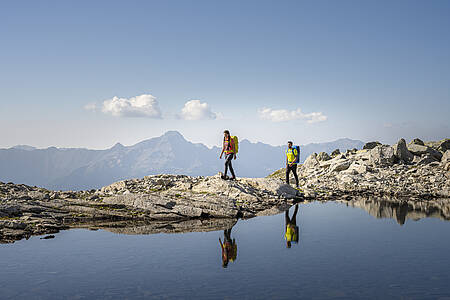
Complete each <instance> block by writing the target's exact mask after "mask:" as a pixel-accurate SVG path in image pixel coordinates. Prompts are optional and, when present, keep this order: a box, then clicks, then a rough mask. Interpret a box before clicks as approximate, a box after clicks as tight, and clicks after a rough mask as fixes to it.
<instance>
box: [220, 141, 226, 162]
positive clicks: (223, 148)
mask: <svg viewBox="0 0 450 300" xmlns="http://www.w3.org/2000/svg"><path fill="white" fill-rule="evenodd" d="M224 151H225V144H224V145H222V152H220V157H219V159H222V155H223V152H224Z"/></svg>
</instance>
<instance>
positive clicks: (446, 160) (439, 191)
mask: <svg viewBox="0 0 450 300" xmlns="http://www.w3.org/2000/svg"><path fill="white" fill-rule="evenodd" d="M446 140H448V139H446ZM446 140H443V141H440V142H427V143H426V144H427V145H428V146H422V145H418V144H416V143H417V141H416V143H410V144H408V146H406V145H405V144H406V142H405V141H404V140H403V139H401V140H399V141H398V142H397V143H396V144H395V145H393V146H389V145H377V146H375V147H374V148H372V149H370V150H367V149H363V150H359V151H347V153H346V154H345V155H343V154H340V155H337V156H335V157H333V158H332V159H330V160H327V161H318V160H317V154H312V155H311V156H310V157H308V158H307V159H306V161H305V163H304V164H303V165H299V166H298V174H299V177H300V187H301V188H302V189H303V190H304V191H305V195H308V198H314V199H320V200H324V199H336V198H339V197H347V196H349V195H359V196H389V197H393V198H408V199H410V200H411V199H412V200H411V201H416V200H417V201H419V200H426V199H438V198H439V199H440V198H442V199H447V200H448V199H449V197H450V172H449V171H450V150H447V151H445V153H442V152H440V151H439V150H438V149H439V147H442V144H444V142H445V141H446ZM405 147H406V148H405ZM410 147H412V149H413V150H420V151H414V153H416V154H417V155H414V154H413V153H411V152H409V150H408V149H409V148H410ZM437 153H438V154H437ZM271 176H272V177H279V178H282V177H283V176H284V172H282V171H278V172H275V173H273V174H272V175H271Z"/></svg>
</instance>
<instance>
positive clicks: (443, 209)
mask: <svg viewBox="0 0 450 300" xmlns="http://www.w3.org/2000/svg"><path fill="white" fill-rule="evenodd" d="M449 148H450V140H449V139H447V140H444V141H440V142H433V143H423V142H422V141H420V140H417V139H416V140H413V141H412V142H411V143H409V144H408V145H406V142H405V141H404V140H400V141H399V142H398V143H397V144H395V145H393V146H389V145H381V144H379V143H377V142H373V143H367V144H366V145H365V146H364V149H363V150H356V149H353V150H348V151H347V152H346V153H339V152H338V151H334V152H333V153H331V155H329V154H327V153H324V152H322V153H319V154H316V153H314V154H312V155H311V156H309V157H308V158H307V159H306V161H305V163H304V164H302V165H299V166H298V173H299V175H300V184H301V187H300V189H295V188H293V187H292V186H289V185H287V184H285V183H284V182H283V178H284V169H281V170H279V171H277V172H275V173H273V174H271V175H270V176H268V177H267V178H239V179H238V180H236V181H228V180H222V179H221V178H220V174H218V175H215V176H209V177H190V176H184V175H152V176H146V177H144V178H141V179H129V180H124V181H119V182H116V183H113V184H111V185H109V186H106V187H103V188H101V189H99V190H90V191H50V190H46V189H43V188H38V187H30V186H27V185H23V184H14V183H1V182H0V243H11V242H14V241H16V240H20V239H24V238H26V239H28V238H29V237H30V236H33V235H43V234H51V233H56V232H59V231H60V230H64V229H70V228H90V229H106V230H110V231H113V232H118V233H127V234H145V233H147V234H149V233H161V232H165V233H170V232H188V231H209V230H220V229H225V228H227V227H229V226H230V224H234V223H235V222H236V221H237V219H238V218H244V219H245V218H252V217H255V216H261V215H271V214H277V213H279V212H282V211H284V210H286V209H288V208H289V207H290V206H291V205H292V204H293V203H296V202H300V201H329V200H333V201H335V200H336V201H340V202H345V203H347V204H348V205H350V206H354V207H360V208H363V209H365V210H367V211H368V212H369V213H370V214H372V215H374V216H376V217H378V216H381V217H383V216H388V217H393V218H395V219H396V220H397V221H398V222H399V223H400V224H402V223H404V222H405V220H406V215H408V214H409V216H410V218H413V219H417V218H421V217H429V216H433V217H439V218H441V219H444V220H449V219H450V180H449V179H450V172H449V171H450V150H449ZM292 182H293V181H292ZM231 226H232V225H231Z"/></svg>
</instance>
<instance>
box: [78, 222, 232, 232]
mask: <svg viewBox="0 0 450 300" xmlns="http://www.w3.org/2000/svg"><path fill="white" fill-rule="evenodd" d="M236 222H237V219H205V220H186V221H151V222H148V221H147V222H145V221H122V222H106V223H105V222H103V223H86V224H77V225H73V227H74V228H89V229H91V230H97V229H103V230H107V231H110V232H114V233H120V234H156V233H187V232H207V231H218V230H225V229H228V228H231V227H233V226H234V225H235V224H236Z"/></svg>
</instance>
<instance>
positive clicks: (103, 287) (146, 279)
mask: <svg viewBox="0 0 450 300" xmlns="http://www.w3.org/2000/svg"><path fill="white" fill-rule="evenodd" d="M294 210H295V206H293V207H291V208H290V209H289V211H288V214H287V216H286V213H285V212H281V213H278V214H276V215H270V216H260V217H256V218H253V219H248V220H229V221H228V223H227V222H225V223H224V222H222V223H220V224H218V227H217V228H218V229H216V230H214V229H213V230H212V231H201V230H200V232H180V233H154V232H146V231H145V227H144V229H142V228H140V227H139V226H138V225H136V227H133V226H131V227H130V228H119V227H111V228H110V229H108V228H104V229H100V230H98V229H95V230H93V228H90V230H89V228H76V229H71V230H66V231H61V232H60V233H58V234H55V238H51V239H41V238H42V237H31V238H30V239H29V240H21V241H17V242H15V243H13V244H1V245H0V257H1V259H0V269H1V272H0V298H1V299H173V298H176V299H293V298H294V299H300V298H301V299H369V298H370V299H450V222H448V219H447V218H446V217H443V216H442V213H440V212H439V211H436V212H432V213H429V214H427V213H424V214H418V213H417V212H415V211H411V209H410V208H408V206H401V205H393V204H388V203H372V204H370V205H366V206H359V207H357V206H355V205H353V206H352V205H349V204H348V203H344V202H311V203H299V204H298V212H297V215H296V216H293V215H294ZM211 222H215V221H214V220H213V221H211ZM286 222H288V223H289V224H293V225H295V226H293V227H292V228H294V227H295V229H293V230H292V231H291V232H290V233H289V234H288V235H289V236H287V235H286ZM224 224H225V225H224ZM213 225H214V224H213ZM164 226H166V229H170V228H168V227H170V225H164V224H163V225H161V229H162V231H161V232H164ZM213 228H214V227H213ZM219 238H220V242H219ZM289 239H290V240H292V241H291V242H290V243H288V241H287V240H289ZM221 243H223V244H224V249H225V250H224V251H225V253H222V247H221Z"/></svg>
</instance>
